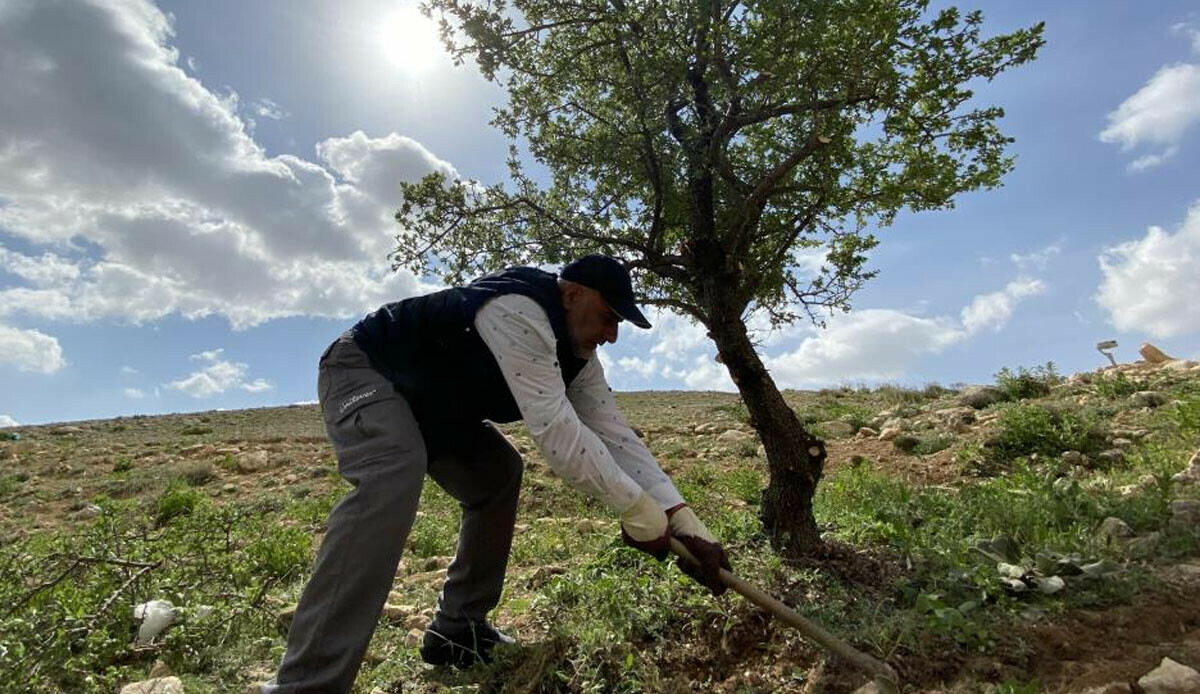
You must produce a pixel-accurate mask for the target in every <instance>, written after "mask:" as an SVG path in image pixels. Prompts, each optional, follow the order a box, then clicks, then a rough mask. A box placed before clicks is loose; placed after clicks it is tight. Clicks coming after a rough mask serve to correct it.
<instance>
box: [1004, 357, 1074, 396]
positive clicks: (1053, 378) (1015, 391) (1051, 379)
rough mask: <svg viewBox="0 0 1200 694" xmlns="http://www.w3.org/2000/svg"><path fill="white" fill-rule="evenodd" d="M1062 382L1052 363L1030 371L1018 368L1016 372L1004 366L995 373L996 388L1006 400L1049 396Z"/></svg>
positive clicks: (1049, 362)
mask: <svg viewBox="0 0 1200 694" xmlns="http://www.w3.org/2000/svg"><path fill="white" fill-rule="evenodd" d="M1062 381H1063V379H1062V376H1059V375H1058V371H1057V370H1056V369H1055V367H1054V362H1052V361H1048V362H1046V364H1045V365H1043V366H1035V367H1033V368H1032V369H1026V368H1025V367H1023V366H1019V367H1017V370H1016V371H1012V370H1010V369H1009V368H1008V367H1007V366H1006V367H1004V368H1003V369H1000V371H998V372H997V373H996V387H998V388H999V389H1000V390H1002V391H1004V394H1005V395H1006V396H1007V397H1006V399H1008V400H1026V399H1029V398H1040V397H1042V396H1045V395H1049V394H1050V389H1051V388H1053V387H1054V386H1056V385H1058V384H1060V383H1062Z"/></svg>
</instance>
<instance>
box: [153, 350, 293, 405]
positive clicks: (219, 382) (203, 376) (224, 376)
mask: <svg viewBox="0 0 1200 694" xmlns="http://www.w3.org/2000/svg"><path fill="white" fill-rule="evenodd" d="M224 351H225V350H222V349H214V350H211V351H208V352H201V353H199V354H193V355H191V356H190V357H188V358H189V359H191V360H193V361H203V362H206V363H207V366H205V367H204V368H202V369H201V370H199V371H194V372H192V373H191V374H189V375H188V376H185V377H184V378H181V379H178V380H175V381H171V382H170V383H165V384H163V387H165V388H168V389H170V390H178V391H179V392H181V393H187V394H188V395H190V396H192V397H194V398H206V397H210V396H213V395H219V394H221V393H224V392H226V391H229V390H244V391H246V392H248V393H260V392H262V391H265V390H270V389H271V388H273V387H274V386H273V385H272V384H271V383H270V382H268V381H266V380H265V379H261V378H257V379H255V380H253V381H248V380H246V374H247V372H248V371H249V370H250V367H249V366H248V365H247V364H244V363H242V362H232V361H225V360H223V359H221V355H222V354H223V353H224Z"/></svg>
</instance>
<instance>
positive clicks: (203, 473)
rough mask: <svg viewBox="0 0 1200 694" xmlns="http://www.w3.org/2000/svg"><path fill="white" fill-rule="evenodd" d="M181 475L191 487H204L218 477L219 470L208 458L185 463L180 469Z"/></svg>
mask: <svg viewBox="0 0 1200 694" xmlns="http://www.w3.org/2000/svg"><path fill="white" fill-rule="evenodd" d="M179 477H180V479H182V480H183V481H184V482H186V483H187V484H188V486H190V487H203V486H204V485H206V484H208V483H209V482H212V481H213V480H214V479H216V478H217V471H216V468H214V467H213V464H212V463H210V462H208V461H207V460H204V461H197V462H194V463H189V464H188V465H185V466H184V467H183V469H182V470H180V471H179Z"/></svg>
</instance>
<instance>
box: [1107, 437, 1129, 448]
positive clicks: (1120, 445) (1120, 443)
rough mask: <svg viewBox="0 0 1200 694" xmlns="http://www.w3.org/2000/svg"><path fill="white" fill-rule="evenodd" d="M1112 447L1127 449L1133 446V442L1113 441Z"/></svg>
mask: <svg viewBox="0 0 1200 694" xmlns="http://www.w3.org/2000/svg"><path fill="white" fill-rule="evenodd" d="M1112 445H1114V446H1116V447H1117V448H1129V447H1130V446H1132V445H1133V441H1130V440H1129V439H1113V440H1112Z"/></svg>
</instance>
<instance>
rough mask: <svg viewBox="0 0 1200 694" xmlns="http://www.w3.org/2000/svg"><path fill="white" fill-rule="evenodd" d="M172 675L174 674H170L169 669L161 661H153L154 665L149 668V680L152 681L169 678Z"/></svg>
mask: <svg viewBox="0 0 1200 694" xmlns="http://www.w3.org/2000/svg"><path fill="white" fill-rule="evenodd" d="M174 674H175V673H174V672H171V667H170V666H169V665H167V664H166V663H164V662H163V661H161V660H156V661H154V664H153V665H151V666H150V679H152V680H154V679H159V678H163V677H170V676H171V675H174Z"/></svg>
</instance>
